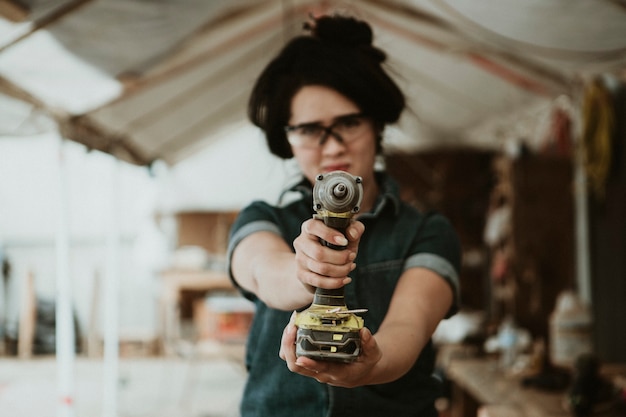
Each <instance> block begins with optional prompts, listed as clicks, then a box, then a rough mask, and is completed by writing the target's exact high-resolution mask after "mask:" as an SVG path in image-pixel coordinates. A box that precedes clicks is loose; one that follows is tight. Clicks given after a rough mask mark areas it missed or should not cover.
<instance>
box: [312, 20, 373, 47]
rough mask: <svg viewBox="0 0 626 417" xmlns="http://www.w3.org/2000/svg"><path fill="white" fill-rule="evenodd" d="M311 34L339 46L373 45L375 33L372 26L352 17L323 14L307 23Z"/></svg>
mask: <svg viewBox="0 0 626 417" xmlns="http://www.w3.org/2000/svg"><path fill="white" fill-rule="evenodd" d="M307 28H308V29H310V30H311V34H312V35H313V36H314V37H316V38H318V39H319V40H321V41H322V42H327V43H333V44H336V45H338V46H351V47H354V46H371V45H372V39H373V33H372V29H371V28H370V26H369V25H368V24H367V23H365V22H362V21H360V20H357V19H355V18H352V17H345V16H322V17H319V18H317V19H314V22H313V23H312V24H311V25H307Z"/></svg>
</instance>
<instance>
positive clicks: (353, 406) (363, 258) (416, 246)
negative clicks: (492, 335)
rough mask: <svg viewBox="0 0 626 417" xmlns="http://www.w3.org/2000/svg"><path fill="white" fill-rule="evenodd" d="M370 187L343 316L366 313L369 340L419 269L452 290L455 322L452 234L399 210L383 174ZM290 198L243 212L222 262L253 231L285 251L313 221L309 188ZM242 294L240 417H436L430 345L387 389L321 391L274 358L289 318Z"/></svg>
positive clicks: (437, 221) (442, 224) (456, 258)
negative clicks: (278, 241)
mask: <svg viewBox="0 0 626 417" xmlns="http://www.w3.org/2000/svg"><path fill="white" fill-rule="evenodd" d="M377 181H378V182H379V184H380V186H381V190H382V191H381V194H380V195H379V197H378V199H377V202H376V204H375V208H374V210H373V211H372V212H370V213H362V214H361V215H360V216H359V220H360V221H361V222H363V223H364V224H365V233H364V234H363V236H362V238H361V241H360V244H359V253H358V256H357V259H356V260H355V263H356V265H357V267H356V269H355V270H354V271H353V272H352V273H351V274H350V277H351V278H352V282H351V283H350V284H349V285H347V286H346V287H345V295H346V304H347V306H348V308H367V309H368V311H367V313H365V314H362V315H361V316H362V317H363V319H364V320H365V326H366V327H368V328H369V329H370V330H371V331H372V333H376V331H377V330H378V328H379V326H380V324H381V322H382V321H383V319H384V317H385V314H386V312H387V309H388V307H389V303H390V301H391V297H392V295H393V292H394V289H395V286H396V283H397V281H398V279H399V278H400V275H401V274H402V273H403V272H404V271H405V270H406V269H408V268H412V267H426V268H429V269H431V270H433V271H435V272H437V273H438V274H439V275H441V276H442V279H445V280H446V281H447V282H448V283H449V284H450V286H451V287H452V289H453V291H454V294H455V303H454V305H453V307H452V308H451V310H450V311H449V313H448V315H449V316H450V315H452V314H454V313H455V312H456V309H457V306H458V293H459V279H458V271H459V268H460V257H461V255H460V253H461V249H460V245H459V241H458V237H457V235H456V233H455V231H454V230H453V228H452V226H451V225H450V223H449V221H448V220H447V219H446V218H444V217H443V216H441V215H439V214H432V215H428V216H427V215H424V214H422V213H420V212H419V211H417V210H416V209H415V208H413V207H412V206H409V205H408V204H406V203H404V202H401V201H400V199H399V192H398V187H397V184H396V183H395V182H394V181H393V180H391V178H389V177H388V176H386V175H385V174H382V173H381V174H378V175H377ZM292 190H295V191H298V192H300V193H301V194H300V196H299V198H297V199H296V200H295V201H292V202H290V203H289V204H286V205H283V206H280V207H275V206H271V205H269V204H267V203H264V202H260V201H257V202H254V203H252V204H251V205H249V206H248V207H246V208H245V209H244V210H242V212H241V213H240V215H239V216H238V218H237V220H236V222H235V224H234V226H233V228H232V230H231V236H230V244H229V259H230V254H232V251H233V249H234V248H235V246H236V245H237V244H238V243H239V242H240V241H241V240H242V239H243V238H244V237H246V236H248V235H250V234H251V233H255V232H258V231H270V232H273V233H276V234H278V235H279V236H282V237H283V238H284V240H285V242H287V243H288V244H289V245H292V242H293V241H294V239H295V238H296V237H297V236H298V235H299V234H300V227H301V225H302V222H304V221H305V220H307V219H310V218H311V216H312V215H313V208H312V194H311V187H310V186H308V185H307V183H306V182H302V183H300V185H299V186H297V187H295V188H294V189H292ZM276 291H281V288H276ZM242 293H243V294H244V295H245V296H246V297H247V298H249V299H251V300H252V301H254V302H255V304H256V314H255V318H254V322H253V324H252V328H251V330H250V334H249V336H248V342H247V349H246V366H247V369H248V372H249V375H248V380H247V383H246V386H245V390H244V395H243V399H242V403H241V410H240V411H241V416H242V417H252V416H263V417H294V416H298V417H326V416H328V417H331V416H332V417H335V416H341V417H350V416H354V417H369V416H371V417H382V416H394V417H403V416H406V417H409V416H411V417H417V416H419V417H430V416H433V417H434V416H436V415H437V413H436V411H435V408H434V400H435V399H436V398H437V397H438V396H440V394H441V392H440V391H441V387H440V382H439V381H438V380H437V379H436V378H434V377H433V376H432V373H433V368H434V362H435V352H434V349H433V346H432V342H429V343H428V345H427V346H426V347H425V348H424V350H423V351H422V353H421V355H420V357H419V358H418V360H417V361H416V363H415V365H414V366H413V367H412V368H411V369H410V370H409V372H408V373H407V374H405V375H404V376H403V377H401V378H400V379H398V380H396V381H394V382H391V383H387V384H380V385H370V386H364V387H358V388H350V389H347V388H338V387H332V386H328V385H325V384H320V383H319V382H317V381H316V380H314V379H312V378H308V377H304V376H302V375H299V374H295V373H292V372H291V371H289V369H288V368H287V366H286V364H285V362H284V361H282V360H281V359H280V358H279V357H278V352H279V348H280V340H281V335H282V332H283V329H284V328H285V325H286V324H287V322H288V321H289V317H290V315H291V313H292V312H291V311H281V310H275V309H272V308H269V307H268V306H266V305H265V303H263V301H261V300H259V299H258V298H257V297H256V296H255V295H254V294H251V293H249V292H246V291H243V290H242ZM433 302H437V300H433ZM303 307H306V306H303Z"/></svg>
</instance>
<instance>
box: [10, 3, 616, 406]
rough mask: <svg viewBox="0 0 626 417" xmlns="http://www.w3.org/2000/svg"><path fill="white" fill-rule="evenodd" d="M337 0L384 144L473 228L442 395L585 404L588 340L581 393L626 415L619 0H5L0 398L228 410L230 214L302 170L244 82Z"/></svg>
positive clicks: (448, 339)
mask: <svg viewBox="0 0 626 417" xmlns="http://www.w3.org/2000/svg"><path fill="white" fill-rule="evenodd" d="M329 10H340V11H341V10H346V11H349V12H351V13H354V14H356V15H357V16H359V17H362V18H364V19H365V20H367V21H369V22H370V23H371V24H372V26H373V27H374V31H375V43H376V44H377V45H379V46H381V47H382V48H383V49H385V50H386V51H387V52H388V53H389V66H390V68H391V70H392V73H393V74H394V77H395V78H396V80H397V81H398V83H399V84H400V85H401V86H402V88H403V89H404V91H405V92H406V94H407V99H408V103H409V109H408V110H407V111H406V112H405V114H404V115H403V117H402V119H401V121H400V122H399V123H398V125H397V126H394V127H393V128H390V129H388V131H387V132H385V162H384V164H385V165H386V167H387V170H388V171H389V172H390V173H391V174H392V175H393V176H395V177H396V178H397V179H398V181H399V182H400V184H401V186H402V193H403V196H404V198H405V199H407V200H408V201H410V202H412V203H413V204H415V205H416V206H417V207H419V208H421V209H424V210H438V211H441V212H442V213H444V214H445V215H446V216H448V217H449V218H450V219H451V221H452V223H453V224H454V226H455V228H456V229H457V231H458V232H459V234H460V237H461V240H462V244H463V259H464V262H463V267H462V268H463V270H462V273H461V282H462V302H463V306H462V307H463V308H462V311H461V313H460V314H459V315H457V316H455V317H454V318H453V319H451V320H448V321H446V322H444V323H443V324H442V326H440V328H439V329H438V331H437V333H436V335H435V341H436V343H437V346H438V348H439V352H440V365H439V369H438V372H439V374H440V376H441V377H442V379H443V380H444V382H445V383H446V387H448V388H449V389H447V390H446V395H445V397H443V398H442V401H441V403H440V404H439V405H440V408H441V413H442V416H443V415H446V416H447V415H452V416H470V415H471V416H474V415H480V416H481V417H496V416H513V417H517V416H520V417H523V416H531V415H534V416H543V415H546V416H548V415H549V416H553V415H564V416H566V415H574V414H575V413H578V412H579V410H577V409H576V407H575V405H574V404H573V403H572V401H573V400H571V399H572V398H573V397H574V396H575V395H578V394H580V392H579V391H577V390H578V388H579V387H580V386H583V385H584V384H582V383H581V382H580V381H583V382H586V381H587V380H586V379H584V378H586V377H589V375H586V374H584V373H583V372H582V371H581V369H582V366H583V365H584V364H585V363H582V364H581V362H580V361H579V360H581V359H587V360H590V358H591V359H593V361H595V362H593V364H594V365H596V366H597V367H592V369H593V370H597V373H593V375H592V377H593V378H596V379H593V378H592V381H595V382H598V381H601V382H602V383H596V384H595V386H596V387H599V388H597V389H596V390H595V391H594V393H593V395H591V394H589V392H588V391H584V392H583V393H584V394H585V395H590V396H591V398H592V399H593V401H592V403H593V407H592V408H591V409H590V410H587V411H586V413H587V415H601V416H604V415H606V416H614V415H617V416H620V415H626V411H625V409H626V405H624V402H626V382H625V381H626V303H625V302H624V300H626V256H625V255H626V146H625V144H626V128H625V127H626V125H625V124H626V99H625V97H626V95H625V93H624V91H625V88H624V84H625V83H626V2H624V1H623V0H594V1H591V0H574V1H572V0H567V1H566V0H550V1H546V0H541V1H540V0H532V1H524V2H520V1H515V0H455V1H451V0H391V1H381V0H359V1H357V0H353V1H331V0H328V1H306V0H281V1H278V0H271V1H260V0H231V1H210V2H208V1H202V0H177V1H171V0H170V1H160V2H147V1H141V0H74V1H70V0H55V1H52V0H39V1H35V0H20V1H17V0H0V263H1V264H2V274H1V276H2V280H0V415H13V416H18V415H24V416H38V417H39V416H52V415H55V414H56V415H58V416H70V415H79V416H92V415H97V414H102V415H106V416H118V415H119V416H159V415H178V416H209V415H211V416H218V415H219V416H236V415H237V401H238V398H239V395H240V393H241V388H242V386H243V381H244V380H245V370H244V369H243V367H242V363H241V357H242V356H241V355H242V351H243V345H244V343H245V339H246V336H247V328H248V326H249V323H250V320H251V318H252V317H253V314H254V311H253V309H252V307H251V306H250V305H249V304H248V303H247V302H245V301H244V300H243V299H242V298H241V297H239V296H238V294H237V293H236V291H234V289H233V288H232V285H231V284H230V282H229V280H228V278H227V277H226V274H225V270H224V267H225V260H224V256H225V248H226V243H227V234H228V229H229V227H230V225H231V223H232V221H233V219H234V217H235V216H236V214H237V211H238V210H239V209H241V208H242V207H243V206H244V205H245V204H247V203H248V202H250V201H251V200H253V199H265V200H267V201H269V202H275V201H276V200H277V198H278V196H279V194H280V191H281V190H282V189H283V187H284V186H285V185H287V184H288V183H289V182H290V180H291V178H293V175H294V173H295V172H296V168H295V165H294V164H293V162H292V161H282V160H278V159H277V158H275V157H273V156H272V155H270V154H269V153H268V152H267V150H266V149H265V144H264V140H263V138H262V136H261V134H260V133H259V131H257V130H256V129H255V128H253V127H252V126H251V125H250V124H249V122H247V120H246V117H245V109H246V100H247V97H248V94H249V92H250V89H251V86H252V83H253V82H254V79H255V76H256V75H257V74H258V73H259V72H260V70H261V68H262V67H263V66H264V65H265V64H266V63H267V61H268V60H269V59H270V57H272V56H273V54H274V53H275V52H276V51H277V50H278V49H279V48H280V47H281V46H282V45H283V43H284V42H285V40H287V39H289V38H290V37H292V36H293V35H295V34H298V33H301V29H302V24H303V22H304V21H306V19H307V17H308V15H309V13H313V14H319V13H323V12H326V11H329ZM590 355H592V356H590ZM476 378H477V379H476ZM481 378H482V379H481ZM500 378H501V379H502V384H499V383H493V384H491V385H490V384H489V383H487V382H488V381H491V382H493V381H500ZM605 383H606V384H605ZM592 385H593V384H592ZM477 387H482V388H477ZM596 391H597V392H596ZM32 395H37V396H38V397H37V398H39V400H38V401H32V400H31V399H30V398H33V397H32ZM594 395H595V396H594ZM541 404H544V405H543V406H542V405H541ZM545 404H548V405H547V406H546V405H545ZM533 407H534V408H533ZM542 407H543V408H542ZM546 407H548V408H546ZM549 407H552V409H549Z"/></svg>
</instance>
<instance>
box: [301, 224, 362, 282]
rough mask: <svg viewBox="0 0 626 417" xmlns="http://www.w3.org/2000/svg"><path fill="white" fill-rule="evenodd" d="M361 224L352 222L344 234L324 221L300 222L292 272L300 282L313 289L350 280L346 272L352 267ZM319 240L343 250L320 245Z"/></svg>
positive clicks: (360, 232)
mask: <svg viewBox="0 0 626 417" xmlns="http://www.w3.org/2000/svg"><path fill="white" fill-rule="evenodd" d="M364 230H365V226H364V225H363V223H361V222H359V221H354V222H352V223H351V224H350V226H348V228H347V229H346V235H345V236H344V235H343V234H342V233H341V232H339V231H338V230H336V229H333V228H331V227H328V226H326V225H325V224H324V222H323V221H320V220H315V219H309V220H307V221H305V222H304V223H302V228H301V233H300V235H299V236H298V237H297V238H296V239H295V240H294V241H293V246H294V248H295V250H296V274H297V277H298V279H299V280H300V282H302V284H304V285H305V286H306V287H308V288H309V289H310V290H311V291H314V289H315V288H316V287H319V288H328V289H333V288H340V287H343V286H344V285H346V284H348V283H349V282H350V281H351V279H350V277H348V274H349V273H350V272H352V270H353V269H354V268H355V267H356V265H355V264H354V260H355V259H356V255H357V253H358V247H359V241H360V239H361V236H362V235H363V231H364ZM320 239H323V240H325V241H327V242H329V243H332V244H334V245H338V246H346V245H347V247H346V249H344V250H336V249H332V248H329V247H327V246H324V245H322V244H321V242H320Z"/></svg>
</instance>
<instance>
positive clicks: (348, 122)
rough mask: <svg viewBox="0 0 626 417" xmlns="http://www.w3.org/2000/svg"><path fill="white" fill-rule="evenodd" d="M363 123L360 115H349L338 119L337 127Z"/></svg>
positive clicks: (341, 127) (348, 126) (350, 126)
mask: <svg viewBox="0 0 626 417" xmlns="http://www.w3.org/2000/svg"><path fill="white" fill-rule="evenodd" d="M360 125H361V119H360V118H359V117H347V118H345V119H340V120H338V121H337V127H338V128H339V129H350V128H353V127H358V126H360Z"/></svg>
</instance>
